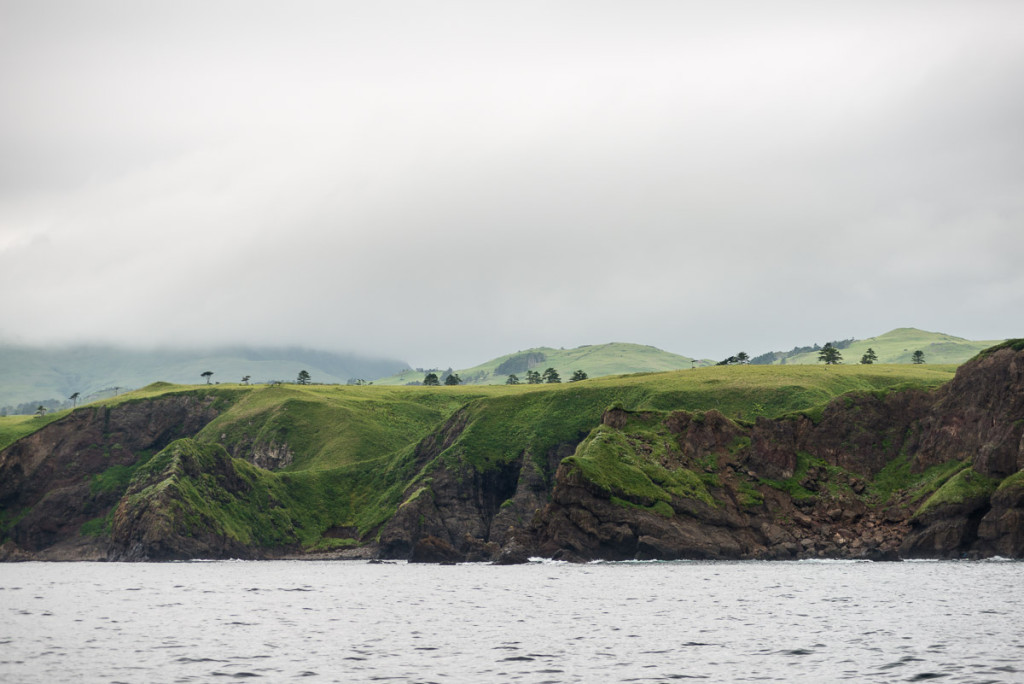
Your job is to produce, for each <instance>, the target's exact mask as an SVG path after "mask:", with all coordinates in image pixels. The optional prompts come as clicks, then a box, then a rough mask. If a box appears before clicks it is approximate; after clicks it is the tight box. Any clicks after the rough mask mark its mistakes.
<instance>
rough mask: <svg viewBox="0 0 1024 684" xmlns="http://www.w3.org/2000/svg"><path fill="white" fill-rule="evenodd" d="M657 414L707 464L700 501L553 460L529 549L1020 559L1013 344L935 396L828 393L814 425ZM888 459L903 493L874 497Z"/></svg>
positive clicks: (1019, 401)
mask: <svg viewBox="0 0 1024 684" xmlns="http://www.w3.org/2000/svg"><path fill="white" fill-rule="evenodd" d="M618 413H619V415H616V412H611V413H609V414H606V416H605V420H604V422H605V424H606V425H607V426H609V427H612V428H615V429H617V430H626V431H627V437H628V425H629V420H630V419H629V417H628V416H626V415H625V414H624V412H618ZM663 423H664V426H665V428H667V429H668V431H669V432H671V433H672V434H673V435H675V436H676V441H675V443H674V444H672V445H671V446H672V449H671V450H670V451H673V452H676V453H678V454H680V456H681V459H682V460H681V461H680V462H679V463H678V466H679V467H689V468H690V469H691V470H696V471H698V472H700V471H701V470H703V471H705V473H704V474H705V476H706V477H705V480H706V484H707V491H708V493H709V494H710V495H711V498H712V499H713V502H714V503H713V505H711V506H709V505H707V504H706V503H705V502H702V501H700V500H699V499H698V498H696V497H694V496H692V495H691V496H677V495H675V494H672V495H671V496H670V497H669V498H667V499H666V500H665V501H664V503H666V504H668V506H662V508H661V510H656V509H655V508H652V507H651V503H652V502H651V501H650V500H644V498H643V497H642V496H637V495H636V494H637V491H638V490H637V488H635V487H633V488H632V490H631V488H630V487H628V486H626V485H624V484H623V483H625V482H627V478H626V477H625V476H623V477H621V478H620V481H619V482H618V483H616V484H613V486H606V485H602V484H601V483H599V482H598V481H597V480H596V479H595V478H594V477H587V476H586V471H585V470H581V469H579V468H572V467H568V466H567V464H566V463H563V465H562V467H560V468H559V470H558V473H557V477H556V482H555V486H554V490H553V492H552V501H551V503H550V504H549V505H548V506H547V507H546V508H545V509H544V510H543V511H542V512H541V513H540V514H539V515H538V516H537V518H536V519H535V521H534V527H533V530H532V531H533V538H534V543H535V548H536V550H537V552H538V553H539V554H541V555H545V556H553V557H556V558H557V557H564V558H570V559H585V558H633V557H636V558H645V557H656V558H681V557H686V558H803V557H815V556H828V557H852V558H860V557H867V558H896V557H900V556H902V557H933V558H934V557H939V558H949V557H961V556H968V557H978V556H990V555H1002V556H1007V557H1014V558H1020V557H1022V556H1024V527H1022V523H1024V473H1021V472H1020V471H1021V470H1022V468H1024V441H1022V433H1024V351H1020V350H1016V349H1014V348H1012V347H1008V348H1003V349H1000V350H997V351H994V352H993V353H991V354H989V355H987V356H985V357H984V358H981V359H979V360H977V361H974V362H972V363H969V364H966V365H965V366H963V367H962V368H961V369H960V370H959V371H958V373H957V375H956V378H955V379H954V380H953V381H952V382H950V383H948V384H947V385H945V386H943V387H942V388H940V389H939V390H938V391H937V392H935V393H926V392H920V391H905V392H898V393H894V394H889V395H875V394H856V395H848V396H844V397H840V398H839V399H836V400H835V401H833V402H832V403H831V404H830V405H829V406H828V407H827V408H826V410H825V411H824V414H823V417H822V420H821V421H820V422H818V423H817V424H815V423H813V422H812V421H811V420H809V419H807V418H803V417H799V418H795V419H786V420H776V421H769V420H759V421H758V422H757V423H756V424H755V425H754V426H748V427H743V426H739V425H736V424H733V423H731V422H730V421H728V420H726V419H725V418H724V417H723V416H720V415H717V414H714V413H713V412H708V414H706V415H705V416H704V418H703V420H701V421H699V422H698V421H695V420H694V419H693V417H692V416H688V415H686V414H675V415H671V416H668V417H667V418H665V419H663ZM645 432H646V433H647V434H648V435H650V434H652V431H651V430H650V429H647V430H635V431H634V432H633V436H632V439H633V440H634V447H635V448H634V454H643V453H644V452H647V453H651V445H650V444H644V442H643V434H644V433H645ZM655 432H656V431H655ZM730 444H731V445H733V446H732V447H730V446H729V445H730ZM897 466H902V467H903V478H904V479H903V485H904V487H905V491H902V492H899V491H897V492H893V493H889V494H888V495H886V494H885V492H884V491H883V489H884V482H885V477H886V473H885V471H886V470H887V469H888V470H893V471H895V470H898V468H897ZM928 473H933V474H932V475H928ZM872 490H873V491H872Z"/></svg>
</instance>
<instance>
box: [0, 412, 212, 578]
mask: <svg viewBox="0 0 1024 684" xmlns="http://www.w3.org/2000/svg"><path fill="white" fill-rule="evenodd" d="M216 415H217V409H216V408H215V399H214V398H213V397H210V396H205V395H203V394H201V393H188V394H175V395H167V396H162V397H158V398H155V399H147V400H142V401H133V402H128V403H123V404H120V405H117V406H112V407H111V406H106V407H96V408H82V409H78V410H76V411H74V412H72V413H71V414H70V415H69V416H67V417H66V418H64V419H62V420H60V421H58V422H55V423H52V424H50V425H47V426H46V427H44V428H43V429H41V430H39V431H38V432H36V433H34V434H32V435H29V436H28V437H26V438H24V439H21V440H19V441H18V442H15V443H14V444H12V445H11V446H10V447H8V448H7V449H5V450H3V451H2V452H0V510H2V511H3V512H4V517H5V518H6V519H7V522H8V526H7V537H8V542H9V543H8V548H9V549H10V548H11V547H13V548H16V549H18V550H19V555H20V554H25V553H28V554H31V555H33V556H34V557H38V558H40V559H50V558H52V559H63V558H83V557H86V558H105V557H106V555H107V549H106V547H107V543H106V540H105V538H104V536H105V535H104V534H103V532H104V528H107V527H109V516H110V514H111V512H112V510H113V508H114V506H116V504H117V503H118V501H119V500H120V498H121V496H122V495H123V494H124V491H125V489H126V488H127V486H128V482H129V480H130V478H131V476H132V473H133V470H134V468H136V467H137V465H138V464H139V463H142V462H145V461H146V460H147V459H149V458H151V457H152V456H153V455H154V454H155V453H157V452H158V451H160V450H161V449H163V448H164V447H165V446H167V445H168V444H170V443H171V442H172V441H174V440H175V439H178V438H180V437H187V436H191V435H194V434H196V433H197V432H198V431H199V430H200V429H202V427H203V426H204V425H206V424H207V423H208V422H209V421H210V420H212V419H213V418H214V417H215V416H216ZM90 523H92V524H90ZM83 525H85V529H86V530H87V531H92V532H95V534H85V535H82V534H80V533H79V532H80V530H81V529H82V527H83ZM8 553H10V551H8Z"/></svg>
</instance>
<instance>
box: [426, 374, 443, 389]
mask: <svg viewBox="0 0 1024 684" xmlns="http://www.w3.org/2000/svg"><path fill="white" fill-rule="evenodd" d="M423 384H424V385H431V386H434V387H436V386H438V385H440V384H441V381H440V380H438V379H437V373H427V374H426V376H425V377H424V378H423Z"/></svg>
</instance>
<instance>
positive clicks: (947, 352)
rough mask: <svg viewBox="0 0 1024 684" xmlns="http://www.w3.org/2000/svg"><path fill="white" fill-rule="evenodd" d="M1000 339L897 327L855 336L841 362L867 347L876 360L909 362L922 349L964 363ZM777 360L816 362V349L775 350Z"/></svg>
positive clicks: (934, 358) (928, 358)
mask: <svg viewBox="0 0 1024 684" xmlns="http://www.w3.org/2000/svg"><path fill="white" fill-rule="evenodd" d="M1000 342H1002V340H965V339H964V338H962V337H955V336H953V335H946V334H945V333H936V332H928V331H927V330H918V329H917V328H896V329H895V330H890V331H889V332H887V333H885V334H884V335H878V336H877V337H869V338H867V339H866V340H854V341H853V342H851V343H850V344H849V346H847V347H844V348H842V349H841V350H840V353H842V355H843V362H844V363H848V364H853V363H859V362H860V358H861V356H863V355H864V353H865V352H866V351H867V350H868V349H869V348H870V349H873V350H874V351H875V354H877V355H878V361H876V363H911V362H912V356H913V354H914V352H915V351H917V350H920V351H922V352H924V358H925V363H963V362H964V361H967V360H968V359H970V358H971V357H973V356H974V355H975V354H977V353H979V352H981V351H982V350H984V349H988V348H989V347H992V346H993V345H996V344H999V343H1000ZM777 355H778V358H776V359H774V360H773V361H772V363H776V364H786V365H789V364H815V363H819V361H818V352H817V351H808V352H802V353H797V354H790V353H788V352H785V353H784V352H777Z"/></svg>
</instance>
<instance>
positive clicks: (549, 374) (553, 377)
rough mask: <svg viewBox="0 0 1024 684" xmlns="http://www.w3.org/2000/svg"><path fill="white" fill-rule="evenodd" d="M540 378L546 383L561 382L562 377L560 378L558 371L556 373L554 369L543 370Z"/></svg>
mask: <svg viewBox="0 0 1024 684" xmlns="http://www.w3.org/2000/svg"><path fill="white" fill-rule="evenodd" d="M541 377H542V378H544V382H547V383H556V382H562V376H560V375H559V374H558V371H556V370H555V369H554V368H547V369H545V371H544V374H543V375H541Z"/></svg>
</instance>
